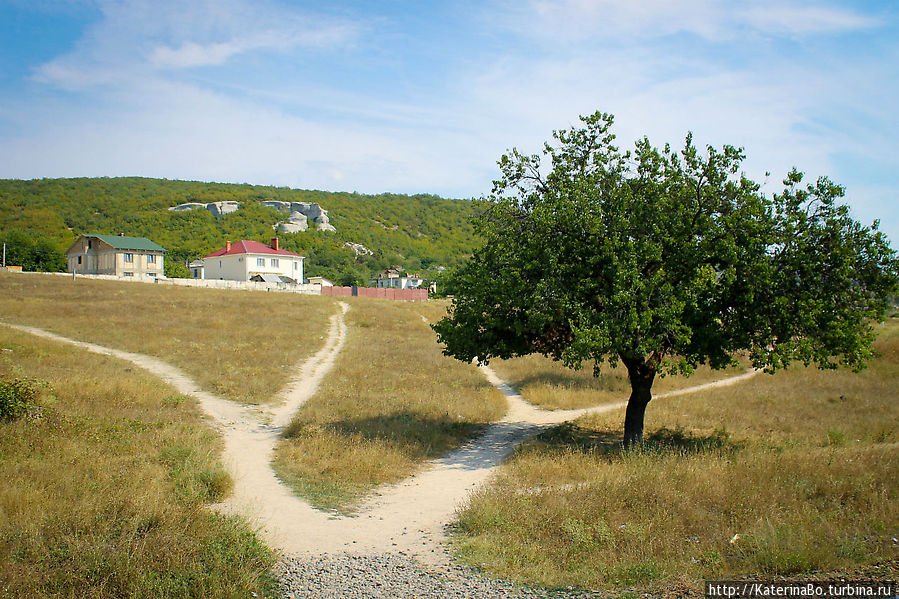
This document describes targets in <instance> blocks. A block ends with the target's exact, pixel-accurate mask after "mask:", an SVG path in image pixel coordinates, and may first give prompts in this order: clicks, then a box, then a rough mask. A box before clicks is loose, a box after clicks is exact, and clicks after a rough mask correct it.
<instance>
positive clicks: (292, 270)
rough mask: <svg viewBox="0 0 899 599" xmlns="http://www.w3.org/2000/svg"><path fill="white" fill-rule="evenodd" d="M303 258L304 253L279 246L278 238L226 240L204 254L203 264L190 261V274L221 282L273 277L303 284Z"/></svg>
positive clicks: (282, 280) (286, 281)
mask: <svg viewBox="0 0 899 599" xmlns="http://www.w3.org/2000/svg"><path fill="white" fill-rule="evenodd" d="M304 260H305V257H304V256H301V255H299V254H294V253H293V252H288V251H287V250H282V249H280V248H279V247H278V238H277V237H275V238H273V239H272V242H271V245H265V244H264V243H260V242H258V241H246V240H242V241H236V242H234V243H231V242H230V241H226V242H225V247H224V248H222V249H220V250H219V251H217V252H213V253H211V254H209V255H208V256H204V257H203V261H202V265H199V264H196V263H191V274H192V275H193V277H194V278H203V279H219V280H224V281H249V280H251V279H253V278H254V277H256V278H257V279H261V280H270V279H271V277H272V276H275V277H278V278H279V279H280V280H281V282H285V283H302V282H303V261H304ZM195 264H196V265H195ZM198 275H199V276H198Z"/></svg>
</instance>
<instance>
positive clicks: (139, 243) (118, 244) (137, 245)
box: [82, 233, 167, 252]
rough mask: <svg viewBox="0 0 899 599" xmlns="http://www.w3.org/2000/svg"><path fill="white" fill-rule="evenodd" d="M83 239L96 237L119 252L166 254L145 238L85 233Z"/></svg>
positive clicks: (157, 245)
mask: <svg viewBox="0 0 899 599" xmlns="http://www.w3.org/2000/svg"><path fill="white" fill-rule="evenodd" d="M82 237H94V238H96V239H99V240H100V241H102V242H103V243H106V244H109V245H111V246H112V247H114V248H115V249H117V250H142V251H152V252H165V251H167V250H166V249H165V248H164V247H162V246H161V245H159V244H158V243H154V242H152V241H150V240H149V239H146V238H144V237H123V236H121V235H93V234H87V233H85V234H84V235H82Z"/></svg>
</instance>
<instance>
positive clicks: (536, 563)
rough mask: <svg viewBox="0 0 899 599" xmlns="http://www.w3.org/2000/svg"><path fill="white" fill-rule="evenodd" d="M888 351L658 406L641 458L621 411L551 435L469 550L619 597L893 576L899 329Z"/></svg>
mask: <svg viewBox="0 0 899 599" xmlns="http://www.w3.org/2000/svg"><path fill="white" fill-rule="evenodd" d="M877 345H878V348H879V349H880V351H881V352H882V354H883V355H882V357H880V358H878V359H877V360H875V361H874V362H873V363H872V364H871V367H870V368H869V369H868V370H866V371H864V372H862V373H861V374H854V373H851V372H847V371H836V372H832V371H828V372H822V371H818V370H814V369H806V368H796V369H792V370H789V371H787V372H783V373H780V374H777V375H774V376H769V375H758V376H757V377H755V378H753V379H749V380H748V381H746V382H744V383H741V384H740V385H738V386H734V387H725V388H720V389H716V390H710V391H707V392H703V393H697V394H693V395H688V396H682V397H676V398H671V399H661V400H657V401H654V402H652V403H651V404H650V405H649V408H648V410H647V423H646V424H647V431H652V434H651V435H650V437H649V441H648V443H647V444H646V446H645V447H644V448H642V449H641V450H637V451H633V452H623V451H622V450H621V449H620V446H619V440H620V434H621V421H622V414H619V413H612V414H603V415H598V416H594V417H591V418H589V419H584V420H582V421H579V422H578V423H576V424H574V425H568V426H563V427H558V428H556V429H553V430H552V431H550V432H548V433H546V434H544V435H542V436H541V437H540V438H537V439H535V440H533V441H532V442H530V443H528V444H526V445H525V446H524V447H523V448H522V449H521V450H520V451H519V452H517V454H516V456H515V457H514V458H513V459H512V460H511V461H510V463H508V464H507V465H506V466H505V467H504V468H503V470H502V473H501V476H500V477H499V479H498V481H497V484H496V486H495V487H493V488H491V489H488V490H486V491H484V492H482V493H481V494H480V495H478V496H477V497H475V498H474V499H473V500H472V502H471V505H470V506H469V507H468V508H467V509H465V510H463V511H462V512H461V513H460V520H459V533H460V534H459V535H458V537H457V539H456V542H457V547H458V550H459V552H460V554H461V555H462V556H464V557H465V559H467V560H469V561H471V562H473V563H477V564H485V568H486V569H487V570H489V571H490V572H491V573H493V574H500V575H504V576H511V577H513V578H515V579H517V580H520V581H525V582H529V583H535V584H540V585H548V586H568V585H574V586H579V587H584V588H596V589H602V590H603V592H605V593H611V594H615V595H628V594H631V593H649V594H652V595H662V594H672V593H674V592H675V591H673V590H672V589H676V592H681V593H686V594H687V595H693V596H702V592H701V590H700V589H701V586H700V584H701V581H702V580H704V579H727V578H730V577H735V576H749V577H771V576H787V577H796V576H811V575H815V574H816V573H817V575H818V577H821V576H822V573H828V576H833V575H835V574H840V573H847V572H852V571H855V570H859V569H861V570H863V571H865V572H868V573H869V577H870V578H888V577H895V575H896V572H897V569H896V563H897V562H896V561H895V557H896V545H895V543H894V542H893V541H892V538H893V537H897V536H899V534H897V533H899V511H897V510H896V506H897V505H899V485H897V484H896V480H897V477H899V447H897V441H899V430H897V428H899V404H897V401H896V398H897V396H896V389H897V388H899V321H896V320H895V319H894V320H893V321H892V322H891V323H890V324H889V325H888V326H887V327H885V328H884V329H883V331H882V334H881V337H880V339H879V340H878V343H877ZM735 535H739V536H738V537H736V539H735ZM890 560H892V561H890ZM878 563H882V564H884V565H882V566H877V565H876V564H878Z"/></svg>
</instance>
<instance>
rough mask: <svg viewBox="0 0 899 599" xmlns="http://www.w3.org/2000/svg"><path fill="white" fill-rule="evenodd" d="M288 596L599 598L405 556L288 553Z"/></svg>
mask: <svg viewBox="0 0 899 599" xmlns="http://www.w3.org/2000/svg"><path fill="white" fill-rule="evenodd" d="M275 574H276V575H277V577H278V580H279V582H280V586H279V596H280V597H283V598H284V599H300V598H302V599H307V598H308V599H361V598H363V597H365V598H368V597H379V598H384V599H388V598H390V599H393V598H397V599H407V598H408V599H500V598H502V599H531V598H549V597H554V598H555V597H558V598H560V599H561V598H566V599H567V598H572V599H581V598H588V597H598V595H594V594H592V593H584V592H578V591H546V590H543V589H529V588H524V587H518V586H515V585H513V584H511V583H509V582H506V581H501V580H495V579H491V578H487V577H486V576H482V575H480V574H478V573H476V572H474V571H472V570H469V569H467V568H463V567H460V566H444V567H441V568H433V567H427V566H424V565H422V564H421V562H419V561H416V560H415V559H413V558H411V557H410V556H407V555H402V554H398V553H381V554H373V555H372V554H369V555H352V554H345V553H344V554H332V555H328V556H320V557H316V558H311V559H301V558H288V559H286V560H284V561H282V562H281V563H279V564H278V567H277V569H276V571H275Z"/></svg>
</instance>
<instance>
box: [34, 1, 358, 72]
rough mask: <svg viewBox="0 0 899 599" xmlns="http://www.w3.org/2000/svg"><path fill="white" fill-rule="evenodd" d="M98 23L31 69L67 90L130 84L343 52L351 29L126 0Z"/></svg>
mask: <svg viewBox="0 0 899 599" xmlns="http://www.w3.org/2000/svg"><path fill="white" fill-rule="evenodd" d="M99 5H100V7H101V9H102V13H103V18H102V19H101V20H100V21H98V22H96V23H94V24H92V25H91V26H89V27H88V28H87V29H86V31H85V33H84V35H83V37H82V38H81V39H80V40H79V41H78V42H77V43H76V45H75V46H74V48H73V49H72V50H71V51H70V52H68V53H67V54H64V55H62V56H59V57H57V58H55V59H53V60H51V61H49V62H47V63H45V64H42V65H40V66H38V67H37V68H36V69H35V78H36V79H37V80H38V81H41V82H44V83H49V84H56V85H59V86H60V87H63V88H65V89H84V88H89V87H91V86H94V85H115V84H121V85H130V84H131V83H132V82H134V81H135V80H139V79H143V78H146V77H148V76H152V75H153V74H154V72H155V71H156V70H158V69H182V68H190V67H202V66H217V65H222V64H225V63H226V62H227V61H229V60H230V59H232V58H233V57H235V56H237V55H240V54H245V53H248V52H252V51H257V50H276V51H280V52H282V53H283V52H289V51H291V50H294V49H297V48H330V47H335V48H336V47H343V46H346V45H348V44H350V43H352V40H353V39H354V38H355V37H356V36H357V35H358V33H359V27H358V26H357V25H356V24H354V23H351V22H346V21H337V20H334V19H328V18H323V17H313V16H310V15H307V14H304V13H299V12H295V11H292V10H289V9H285V8H282V7H279V6H275V5H272V4H269V3H268V2H263V1H260V2H250V1H249V0H220V1H212V0H198V1H197V2H190V3H183V2H178V1H176V0H125V1H124V2H114V1H111V0H103V1H101V2H100V3H99Z"/></svg>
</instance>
